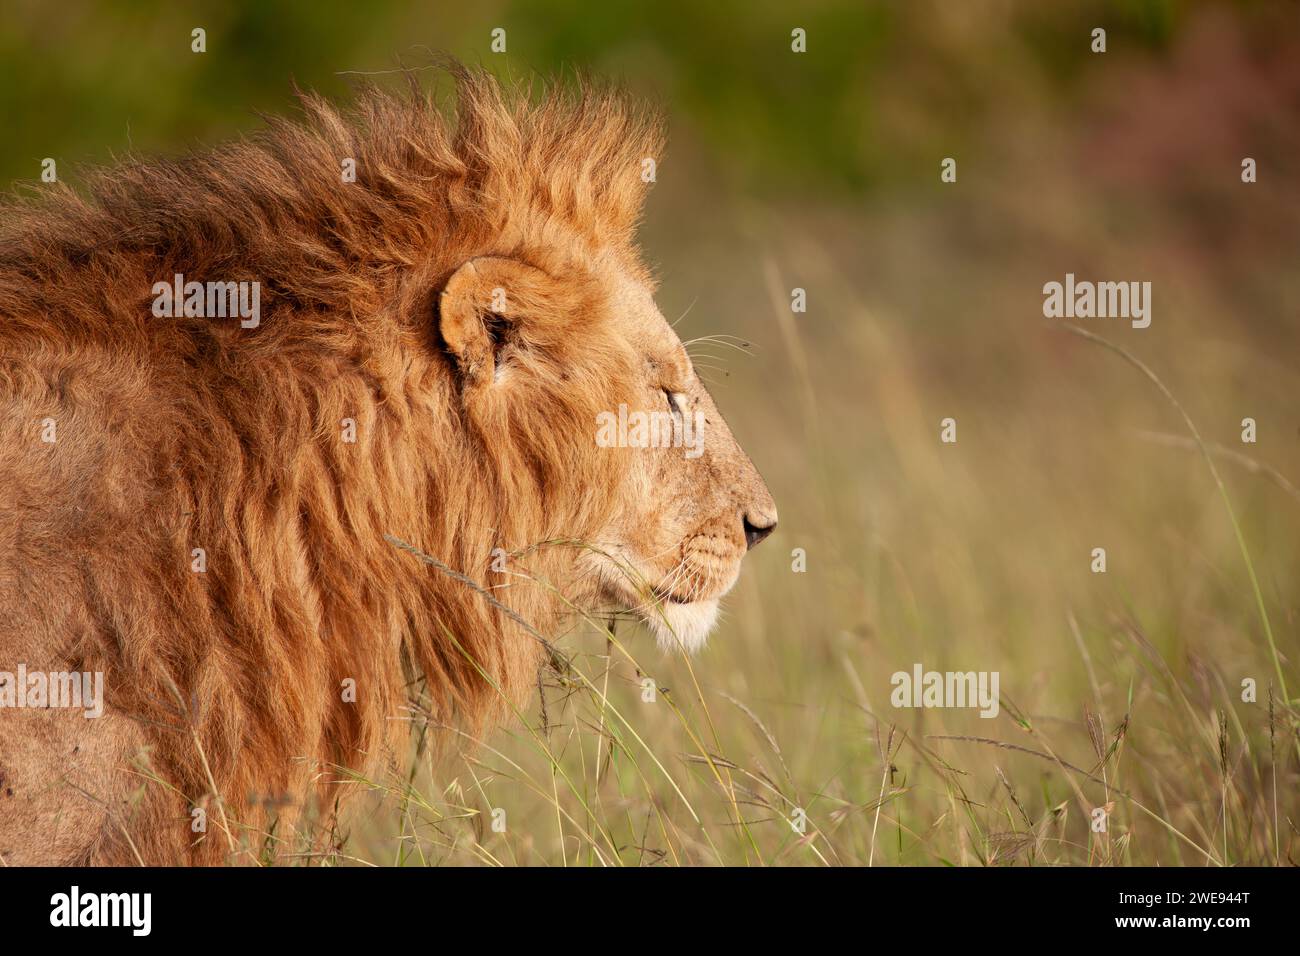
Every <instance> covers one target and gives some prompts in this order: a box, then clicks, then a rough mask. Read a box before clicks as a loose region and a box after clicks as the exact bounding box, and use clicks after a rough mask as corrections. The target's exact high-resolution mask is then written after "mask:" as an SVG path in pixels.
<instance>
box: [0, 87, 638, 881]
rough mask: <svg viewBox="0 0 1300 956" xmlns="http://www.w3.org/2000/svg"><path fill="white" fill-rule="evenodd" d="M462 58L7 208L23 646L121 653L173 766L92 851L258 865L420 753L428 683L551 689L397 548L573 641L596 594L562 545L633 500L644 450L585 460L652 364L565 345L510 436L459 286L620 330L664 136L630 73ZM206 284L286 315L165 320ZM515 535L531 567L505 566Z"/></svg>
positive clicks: (132, 694) (589, 334)
mask: <svg viewBox="0 0 1300 956" xmlns="http://www.w3.org/2000/svg"><path fill="white" fill-rule="evenodd" d="M452 73H453V75H454V78H455V82H456V88H457V96H456V100H455V105H454V108H452V109H443V108H440V107H439V106H438V105H437V103H435V101H434V99H433V97H432V96H431V95H429V94H426V93H422V92H419V91H418V90H412V91H411V92H410V93H409V94H407V95H405V96H398V95H393V94H390V93H385V92H381V91H379V90H377V89H374V88H367V89H364V90H363V91H362V92H361V93H360V94H359V96H358V98H357V100H356V103H355V106H354V107H353V108H352V109H351V110H349V111H346V112H341V111H339V110H337V109H336V108H335V107H333V106H331V105H330V104H328V103H326V102H325V101H324V100H322V99H321V98H319V97H317V96H314V95H310V94H306V95H302V96H301V101H302V105H303V109H304V111H305V118H304V119H303V120H302V121H301V122H289V121H286V120H281V119H272V120H270V121H269V125H268V127H267V128H266V129H265V130H264V131H262V132H260V133H258V134H256V135H254V136H252V137H251V138H250V139H248V140H247V141H241V142H237V143H234V144H231V145H227V146H223V147H220V148H217V149H215V150H212V151H210V152H202V153H197V154H192V155H188V156H184V157H182V158H177V159H170V160H161V161H147V162H136V161H133V162H130V163H127V164H125V165H122V166H117V167H113V168H109V169H105V170H102V171H100V172H98V173H96V174H94V175H93V176H92V177H91V178H90V180H89V184H88V189H87V195H86V196H82V195H81V194H79V193H78V192H76V191H74V190H72V189H70V188H68V187H66V186H63V185H61V184H60V185H58V186H55V187H49V190H50V191H49V192H48V193H46V192H44V191H43V192H42V194H41V195H39V196H38V197H36V198H34V199H27V200H22V201H19V200H11V201H9V202H7V203H6V205H5V206H4V207H3V211H2V212H0V399H2V400H3V401H4V402H5V403H6V404H7V405H8V407H9V408H10V409H11V410H12V413H11V414H7V415H6V416H4V418H3V420H0V489H11V490H12V489H17V490H18V491H19V493H18V494H15V495H14V496H13V500H12V501H7V502H6V501H0V581H7V582H10V583H13V582H17V583H14V584H13V587H12V588H11V589H10V590H9V591H8V592H7V593H8V595H9V596H8V597H4V600H0V652H4V651H6V649H13V648H14V647H15V644H14V643H13V637H12V636H13V635H14V634H30V635H34V636H32V637H30V638H22V639H21V640H20V643H18V644H17V645H16V647H17V649H18V652H19V653H25V654H26V655H27V660H28V661H29V664H30V665H31V666H38V665H39V664H40V663H47V664H50V665H51V666H53V665H62V666H64V667H67V668H69V669H73V670H91V671H96V670H102V671H103V672H104V673H105V696H106V701H107V708H108V710H109V711H110V712H111V713H112V714H118V715H125V719H124V720H113V719H110V718H109V717H106V718H105V719H104V720H103V721H101V722H96V723H97V725H98V726H97V728H96V731H97V732H99V733H103V734H115V735H119V736H118V737H114V738H113V740H114V741H117V740H125V741H127V742H128V743H129V745H130V750H131V754H132V759H133V760H134V761H135V763H136V767H137V769H138V771H139V773H138V774H136V775H134V776H132V775H130V774H128V773H125V772H123V773H121V774H118V775H117V776H115V777H114V778H113V780H109V781H97V782H96V785H97V786H99V787H100V789H101V790H102V792H98V793H96V794H94V795H93V796H94V799H95V801H99V802H100V803H102V804H103V805H104V806H105V807H108V808H109V809H108V810H107V811H105V812H106V813H107V814H108V816H107V818H106V820H105V822H104V823H103V826H102V833H101V834H100V837H99V839H98V841H97V842H96V844H95V847H94V848H93V850H92V851H91V852H90V853H89V855H88V856H87V857H86V858H84V859H83V860H81V862H95V863H113V862H118V863H120V862H134V861H143V862H161V863H166V862H174V861H175V860H176V859H178V858H182V857H184V856H185V855H186V854H189V855H190V857H191V859H193V860H195V861H198V862H211V861H214V860H219V859H231V858H237V857H238V856H239V855H241V854H242V853H246V852H247V849H246V847H247V846H248V845H255V844H256V841H257V840H258V839H259V838H260V836H261V835H262V832H263V829H264V828H265V826H266V825H267V820H268V819H269V817H268V815H267V813H264V812H263V809H262V808H264V807H266V806H268V805H269V806H275V807H280V809H281V810H282V811H283V807H282V806H281V804H282V802H283V800H285V799H286V798H287V799H289V800H291V801H301V800H302V799H303V795H304V794H312V793H315V794H316V795H317V797H318V798H319V799H321V800H322V802H326V803H328V801H330V800H331V799H332V797H331V792H332V791H331V788H330V780H331V779H332V778H333V777H334V770H333V768H334V767H335V766H345V767H351V768H354V769H358V770H362V771H363V772H379V771H381V770H382V769H383V767H384V766H386V765H387V766H393V765H396V764H397V763H399V762H400V758H401V757H402V756H404V752H405V750H406V749H407V747H408V746H409V743H408V741H409V735H408V733H407V731H408V728H409V726H410V724H409V722H406V721H404V719H403V718H404V716H405V715H406V713H407V711H405V709H404V706H405V704H406V702H407V700H408V698H409V697H410V696H411V695H412V694H414V693H416V692H418V691H420V690H421V688H423V690H424V691H425V692H427V695H428V698H429V699H430V701H431V703H430V706H431V708H432V711H433V714H434V718H435V720H437V721H439V722H452V721H455V722H458V723H460V724H462V725H464V726H467V727H469V728H470V729H471V731H472V730H474V729H477V728H481V727H482V726H484V725H485V724H486V723H487V722H488V721H490V720H492V719H494V718H495V717H496V716H498V715H499V714H500V713H501V712H502V709H503V708H504V707H505V706H506V702H508V701H512V700H516V699H518V698H519V697H521V696H523V695H524V694H526V693H527V690H528V688H530V687H534V686H535V681H536V678H537V670H538V667H539V666H540V664H541V663H542V660H543V649H542V647H541V646H540V644H539V642H538V641H537V640H536V639H535V638H534V637H532V636H531V635H529V634H528V633H526V632H525V631H524V630H523V629H521V628H519V627H518V626H516V625H514V624H512V623H511V622H510V621H509V620H508V619H507V618H506V617H505V616H504V615H502V614H501V613H500V612H499V611H498V610H496V609H495V608H493V607H492V606H491V605H490V604H489V603H488V602H486V601H485V600H484V599H483V598H482V596H481V595H478V594H476V593H473V592H472V591H471V590H470V589H468V588H466V587H465V586H464V585H463V584H460V583H458V582H456V581H454V580H452V579H450V578H449V577H446V576H444V575H441V574H440V573H439V572H437V571H435V570H433V569H432V568H429V567H427V566H425V565H423V564H421V563H420V562H418V561H416V560H414V559H413V558H412V557H411V556H410V555H409V554H405V553H402V552H401V551H399V550H398V549H396V548H394V547H393V546H392V545H391V544H390V543H388V542H387V541H385V539H384V536H385V535H390V534H391V535H396V536H398V537H400V538H402V539H404V540H406V541H409V542H411V543H412V544H413V545H415V546H416V547H419V548H421V549H423V550H424V551H426V552H427V553H429V554H431V555H434V556H436V557H437V558H438V559H439V560H441V561H444V562H446V564H447V565H449V566H450V567H452V568H454V569H455V570H457V571H459V572H461V573H464V574H466V575H469V576H470V577H471V578H473V579H475V580H477V581H484V582H487V581H489V580H491V581H492V587H494V588H500V590H498V591H495V593H497V594H498V595H499V596H500V597H501V599H502V600H503V601H505V602H506V603H508V604H509V606H510V607H511V608H512V609H513V610H514V611H515V612H516V613H518V614H519V615H521V616H522V617H523V618H524V619H525V620H527V621H529V622H531V623H532V624H534V625H536V626H537V627H538V628H541V629H545V628H547V627H549V626H551V625H552V624H553V623H554V622H556V621H557V620H559V617H560V615H561V612H562V610H563V608H562V607H561V606H560V603H559V602H558V601H557V600H556V599H555V598H554V597H553V596H552V595H553V591H552V589H551V588H549V587H544V586H541V585H538V584H536V583H534V582H533V579H540V580H543V581H548V582H554V584H555V586H556V587H559V586H562V585H563V583H564V582H563V581H562V580H560V577H561V576H562V574H563V573H565V572H564V571H563V570H562V568H563V567H567V566H568V565H567V564H564V565H562V564H561V563H559V562H558V561H557V560H556V559H554V558H552V557H550V555H552V554H553V553H554V552H555V550H556V549H554V548H548V547H545V546H540V545H543V544H544V543H545V542H547V541H551V540H557V539H568V538H577V539H583V538H584V536H587V535H591V534H593V533H595V531H596V529H598V528H599V527H601V526H602V522H604V521H605V520H606V519H607V518H608V515H609V514H610V512H611V509H612V507H613V502H614V498H615V494H616V491H615V489H616V488H617V485H618V474H617V473H616V471H615V470H614V469H616V468H617V467H619V466H618V465H617V464H616V459H617V456H609V455H605V456H600V455H596V454H594V453H593V454H591V455H590V456H589V460H588V459H584V458H581V457H580V456H577V455H575V452H574V445H573V436H575V435H581V436H587V435H589V433H590V430H591V427H592V424H591V423H592V422H593V421H594V415H595V412H596V411H597V410H599V409H600V408H602V407H608V406H607V404H606V403H607V402H608V401H609V396H610V395H613V394H615V393H616V390H617V389H618V387H619V382H620V380H621V379H626V378H628V377H630V374H631V373H630V368H631V366H630V365H629V364H628V363H629V362H630V361H631V359H630V358H628V357H627V356H624V355H622V354H621V353H620V352H619V349H618V346H617V343H615V342H614V341H613V340H612V339H608V340H607V339H606V338H604V337H603V333H602V330H601V328H600V326H599V323H598V322H595V321H594V320H593V322H592V323H591V324H590V325H588V326H582V327H581V328H580V329H579V328H578V327H577V326H572V325H570V326H566V327H563V328H557V329H553V330H551V331H550V332H543V331H539V332H537V333H536V334H537V335H538V339H537V341H536V342H535V343H533V344H534V345H536V346H537V347H536V348H534V349H532V350H531V351H529V352H528V355H529V356H530V359H529V360H530V361H533V362H536V363H537V368H539V369H543V370H549V371H548V373H547V375H546V376H545V377H544V378H543V385H542V386H541V387H539V388H538V390H537V392H536V394H535V395H533V396H531V397H530V400H529V401H528V402H517V403H515V407H513V408H512V409H510V410H508V411H500V412H498V413H497V417H496V418H495V419H493V420H491V421H485V420H483V419H482V418H481V417H476V416H475V414H474V413H473V412H472V411H471V410H470V409H468V408H467V407H466V406H465V405H464V403H463V402H462V399H461V397H460V392H459V390H458V388H457V382H456V375H455V370H454V363H453V362H452V361H451V358H450V356H448V355H447V353H446V351H445V349H444V347H443V343H442V342H440V340H439V338H438V332H437V329H438V324H437V321H436V309H437V301H438V292H439V290H440V289H441V288H442V286H443V285H444V284H445V282H446V281H447V278H448V276H449V275H451V273H452V272H453V271H454V270H455V269H457V268H458V267H460V266H461V265H462V264H463V263H465V262H466V261H468V260H469V259H471V258H474V257H476V256H480V255H498V256H500V255H506V256H516V257H520V258H523V259H527V260H528V261H530V262H531V263H532V264H533V265H534V266H536V267H537V268H539V269H541V270H542V271H543V272H544V273H545V274H546V275H548V276H551V277H554V279H555V281H556V282H557V283H558V284H559V285H560V286H561V287H563V288H564V289H565V295H566V296H567V298H566V299H565V301H564V302H563V303H562V306H563V307H562V308H560V307H558V306H557V309H556V312H557V316H567V317H574V316H583V315H590V316H598V315H599V314H600V313H601V307H602V304H603V303H602V300H601V299H600V293H599V292H598V291H596V290H595V289H594V288H593V287H592V284H591V283H589V282H587V281H585V280H584V279H583V276H584V275H587V274H589V273H590V272H591V271H592V270H593V269H594V268H595V267H596V266H599V265H601V264H606V265H608V264H609V263H610V262H611V261H612V262H616V263H617V264H618V266H619V268H621V269H625V270H628V271H629V272H631V273H632V274H634V275H640V276H644V269H643V267H642V266H641V265H640V263H639V259H638V256H637V253H636V250H635V247H634V245H633V232H634V229H635V226H636V223H637V219H638V216H639V214H640V209H641V204H642V199H643V195H644V191H645V188H646V187H645V184H644V183H643V182H642V180H641V168H642V162H643V160H644V159H646V158H657V157H658V154H659V153H658V151H659V148H660V145H661V133H660V127H659V124H658V122H657V120H655V119H654V118H653V117H650V116H647V115H646V114H644V113H643V112H641V111H640V110H638V109H636V108H635V107H634V106H633V105H632V104H631V103H630V102H629V101H628V100H627V99H626V98H625V97H623V96H621V95H620V94H617V93H614V92H609V91H601V90H598V89H594V88H592V87H590V86H584V87H582V88H580V89H578V90H577V91H576V92H565V91H562V90H552V91H551V92H548V93H545V94H544V95H542V96H541V97H540V98H537V97H533V96H531V95H529V93H528V92H527V91H521V90H515V89H503V88H502V87H501V85H500V84H499V83H498V82H497V81H496V80H494V79H492V78H491V77H490V76H489V75H488V74H486V73H483V72H479V71H473V70H468V69H465V68H462V67H453V68H452ZM346 159H354V160H355V161H356V181H355V182H344V181H343V179H342V164H343V162H344V160H346ZM44 189H45V187H42V190H44ZM175 273H181V274H183V275H184V276H185V278H186V280H197V281H200V282H203V281H210V280H215V281H223V282H231V281H233V282H238V281H257V282H259V283H260V287H261V325H260V326H259V327H257V328H252V329H242V328H240V325H239V323H238V321H231V320H227V319H204V318H185V317H181V318H163V319H160V318H156V317H154V316H153V315H152V314H151V312H150V303H151V301H152V298H153V294H152V292H151V289H152V287H153V285H154V284H155V283H157V282H160V281H163V282H170V281H171V278H172V276H173V275H174V274H175ZM570 320H571V319H570ZM557 321H559V320H558V319H557ZM566 350H567V351H566ZM345 421H351V422H353V423H354V425H355V433H356V439H355V443H349V442H347V441H346V440H344V439H341V438H340V434H341V426H342V424H343V423H344V422H345ZM48 422H54V423H55V424H56V425H57V429H58V440H57V442H54V443H51V444H41V443H40V442H39V439H38V438H37V437H36V436H37V435H38V434H39V433H40V429H41V428H42V423H48ZM566 435H567V436H568V442H567V443H566V442H565V440H564V437H565V436H566ZM6 497H8V495H7V493H6V494H4V495H0V498H6ZM495 548H502V549H504V550H505V551H507V552H509V553H510V555H511V564H510V569H511V573H510V574H509V575H506V576H504V577H502V576H498V578H497V579H491V578H490V576H489V575H490V571H489V568H490V562H491V561H492V553H493V550H494V549H495ZM196 549H202V552H203V556H204V557H203V560H204V561H205V562H206V568H205V569H204V570H203V573H196V571H195V568H194V562H195V561H196V560H197V559H196V557H195V555H196ZM570 563H571V562H570ZM6 632H8V634H9V635H10V637H9V638H8V639H6V637H5V634H6ZM6 640H8V642H6ZM24 642H25V643H24ZM349 682H350V683H351V684H352V685H353V686H354V687H355V701H350V700H346V699H345V698H342V697H341V694H342V693H343V690H344V688H345V687H346V685H347V684H348V683H349ZM71 749H72V748H71V746H70V745H69V747H68V750H69V752H70V751H71ZM119 777H120V778H122V779H121V780H119V779H118V778H119ZM151 778H156V779H155V780H154V782H153V783H151V784H149V785H147V786H146V787H145V790H144V793H143V795H142V796H141V795H140V794H136V793H134V791H135V788H136V787H137V786H138V785H139V783H140V782H141V781H144V780H148V779H151ZM317 787H319V789H317ZM87 805H88V806H89V805H90V804H87ZM96 805H97V804H96ZM199 807H205V808H207V810H208V814H209V819H210V820H211V823H210V826H209V829H208V832H207V834H206V835H205V836H204V835H196V834H195V833H194V832H193V831H192V830H191V828H190V826H189V823H190V813H191V812H192V810H193V809H194V808H199ZM87 812H89V811H87ZM241 848H244V849H242V850H241Z"/></svg>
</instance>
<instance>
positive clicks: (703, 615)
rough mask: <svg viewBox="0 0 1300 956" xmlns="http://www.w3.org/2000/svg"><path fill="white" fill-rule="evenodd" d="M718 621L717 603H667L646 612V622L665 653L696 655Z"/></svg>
mask: <svg viewBox="0 0 1300 956" xmlns="http://www.w3.org/2000/svg"><path fill="white" fill-rule="evenodd" d="M717 621H718V602H717V599H716V598H715V599H712V600H708V601H692V602H691V603H689V604H679V603H676V602H670V601H664V602H662V603H659V604H657V605H656V606H655V607H652V608H648V609H647V610H646V612H645V622H646V624H647V625H648V626H649V627H650V630H651V631H653V632H654V636H655V640H656V641H658V642H659V647H660V648H661V649H662V650H665V651H683V652H685V653H687V654H694V653H695V652H696V651H698V650H699V649H700V648H701V647H703V646H704V644H705V642H706V641H707V640H708V639H709V632H710V631H712V630H713V625H714V624H716V623H717Z"/></svg>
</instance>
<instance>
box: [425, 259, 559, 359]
mask: <svg viewBox="0 0 1300 956" xmlns="http://www.w3.org/2000/svg"><path fill="white" fill-rule="evenodd" d="M549 285H550V278H549V277H548V276H547V275H546V274H545V273H544V272H542V271H541V270H540V269H536V268H534V267H533V266H530V265H527V264H525V263H523V262H520V261H519V260H517V259H505V258H500V257H496V256H481V257H479V258H477V259H470V260H469V261H468V262H466V263H465V264H464V265H462V266H461V267H460V268H459V269H457V270H456V271H455V272H453V273H452V274H451V278H450V279H448V280H447V284H446V286H444V287H443V290H442V294H441V295H440V296H439V298H438V327H439V330H440V331H441V333H442V340H443V342H445V343H446V345H447V350H448V351H449V352H450V353H451V354H452V356H454V357H455V359H456V363H457V365H458V366H459V368H460V371H461V374H462V375H463V376H464V377H465V379H466V382H467V383H468V384H491V383H492V381H493V378H494V375H495V372H496V368H497V363H498V362H499V361H500V356H501V351H502V349H503V348H504V347H505V346H506V345H507V344H508V343H509V342H510V341H511V339H512V338H514V336H515V334H516V333H517V331H518V326H519V324H520V322H521V321H522V320H523V318H524V317H525V316H526V315H528V314H529V311H530V307H536V306H538V305H540V304H541V301H542V299H543V297H544V296H545V294H546V289H547V287H548V286H549Z"/></svg>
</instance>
